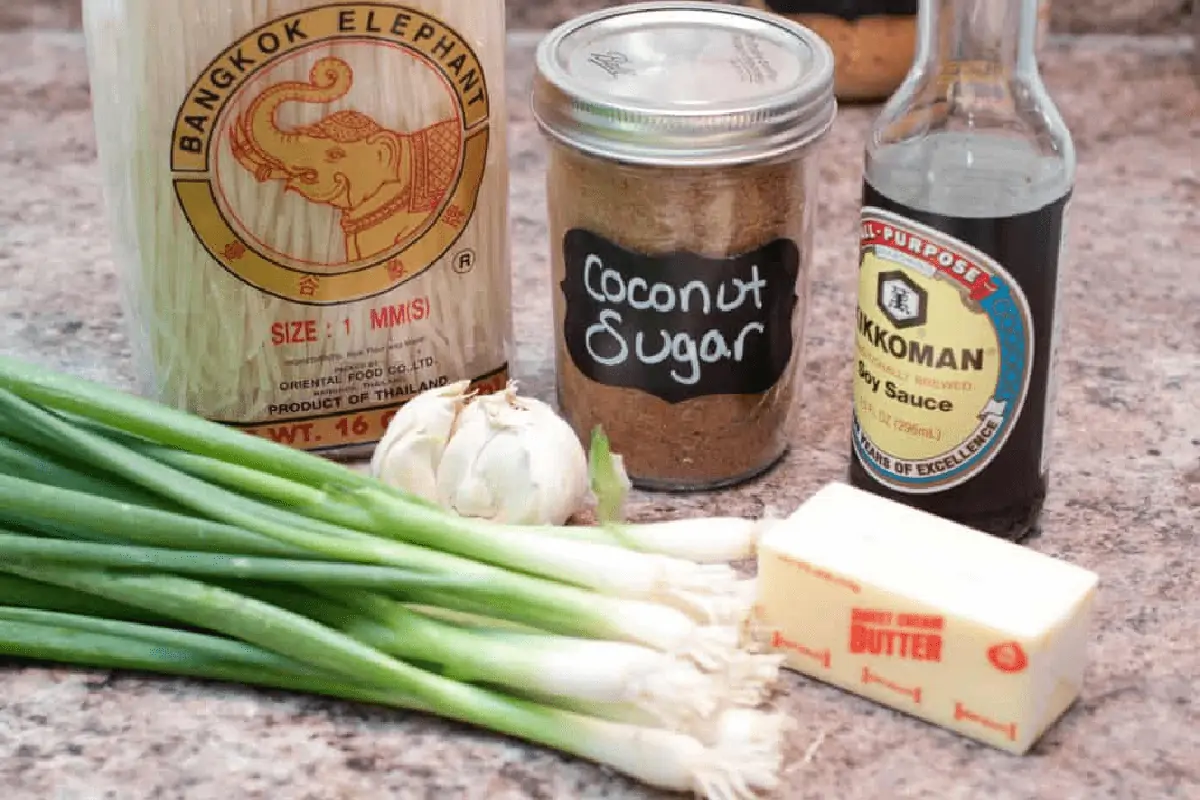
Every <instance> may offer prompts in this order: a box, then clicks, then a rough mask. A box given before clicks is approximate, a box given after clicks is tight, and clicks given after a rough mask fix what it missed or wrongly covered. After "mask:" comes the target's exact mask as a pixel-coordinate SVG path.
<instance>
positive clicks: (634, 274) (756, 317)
mask: <svg viewBox="0 0 1200 800" xmlns="http://www.w3.org/2000/svg"><path fill="white" fill-rule="evenodd" d="M563 254H564V257H565V262H566V277H565V279H564V280H563V282H562V284H561V288H562V293H563V299H564V301H565V307H566V314H565V320H564V323H563V337H564V339H565V342H566V348H567V351H568V352H569V353H570V356H571V360H572V361H573V362H574V363H575V366H576V368H578V370H579V371H580V372H581V373H583V374H584V375H585V376H587V377H588V378H590V379H591V380H593V381H595V382H597V383H602V384H605V385H607V386H620V387H623V388H628V389H638V390H641V391H644V392H648V393H649V394H652V395H654V396H656V397H659V398H662V399H663V400H665V401H666V402H668V403H681V402H683V401H685V400H690V399H692V398H695V397H702V396H705V395H725V394H760V393H762V392H765V391H767V390H768V389H770V388H771V387H773V386H774V385H775V384H776V383H778V382H779V379H780V377H781V376H782V375H783V373H784V371H785V370H786V369H787V366H788V363H789V362H790V361H791V359H792V352H793V350H794V348H795V343H794V341H793V336H792V318H793V315H794V313H795V311H796V305H797V303H798V302H799V300H798V298H797V296H796V281H797V279H798V277H799V275H800V250H799V248H798V247H797V246H796V243H795V242H793V241H791V240H790V239H776V240H775V241H773V242H770V243H769V244H767V245H765V246H763V247H761V248H759V249H758V250H755V251H753V252H751V253H746V254H744V255H740V256H736V257H733V258H722V259H717V258H706V257H704V256H701V255H696V254H695V253H689V252H676V253H670V254H666V255H658V256H648V255H643V254H641V253H635V252H631V251H629V250H626V249H624V248H621V247H619V246H617V245H616V244H614V243H613V242H610V241H608V240H607V239H605V238H603V237H601V236H597V235H596V234H594V233H592V232H590V231H586V230H578V229H576V230H571V231H568V232H567V234H566V236H565V237H564V239H563Z"/></svg>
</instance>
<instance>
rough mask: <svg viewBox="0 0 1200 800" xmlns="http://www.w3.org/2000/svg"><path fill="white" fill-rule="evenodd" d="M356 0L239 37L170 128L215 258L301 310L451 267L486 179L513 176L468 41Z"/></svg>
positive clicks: (191, 213) (187, 203)
mask: <svg viewBox="0 0 1200 800" xmlns="http://www.w3.org/2000/svg"><path fill="white" fill-rule="evenodd" d="M347 8H348V7H343V6H329V7H325V6H318V7H314V8H313V9H310V10H309V11H307V12H302V13H300V14H297V15H292V16H289V17H286V18H281V19H279V20H276V21H275V22H272V23H269V24H267V25H265V26H261V27H259V28H257V29H255V30H254V31H253V32H251V33H248V34H247V35H246V36H244V37H242V38H241V39H240V40H238V41H236V42H234V43H232V44H231V45H230V47H229V48H228V49H227V50H226V51H225V52H224V53H222V54H220V55H219V56H217V58H216V59H214V60H213V61H212V62H211V63H210V64H209V65H208V66H207V67H206V68H205V69H204V71H203V73H202V74H201V75H200V76H199V77H198V78H197V79H196V82H195V83H194V84H193V85H192V86H191V88H190V89H189V91H188V94H187V97H186V99H185V101H184V102H183V104H182V106H181V108H180V111H179V113H178V115H177V117H176V120H175V125H174V128H173V130H172V148H171V169H172V172H173V181H174V185H175V193H176V196H177V198H178V201H179V205H180V208H181V210H182V211H183V214H184V217H185V218H186V221H187V223H188V224H189V225H190V227H191V229H192V231H193V232H194V233H195V235H196V237H197V239H198V240H199V241H200V243H201V244H202V245H203V246H204V248H205V249H206V250H207V251H208V253H209V255H210V256H211V257H212V258H213V260H214V261H215V262H217V263H218V264H220V265H221V266H222V267H224V268H225V270H226V271H228V272H229V273H230V274H231V275H233V276H234V277H236V278H237V279H239V280H241V281H243V282H245V283H247V284H249V285H251V286H253V287H255V288H257V289H259V290H260V291H262V292H264V293H265V294H268V295H271V296H274V297H277V298H280V299H283V300H287V301H291V302H295V303H301V304H305V305H335V304H341V303H347V302H354V301H357V300H362V299H365V298H369V297H375V296H379V295H382V294H384V293H385V292H388V291H390V290H391V289H393V288H395V287H396V286H397V285H399V284H401V283H403V282H405V281H408V280H412V279H414V278H416V277H418V276H420V275H422V274H424V273H425V272H426V271H428V270H430V269H432V268H434V267H438V268H443V267H444V268H445V269H447V270H451V269H453V267H454V265H455V264H456V263H457V262H456V261H455V257H456V256H457V255H459V253H457V252H456V251H455V250H454V246H455V244H456V242H458V241H459V239H460V238H461V237H462V236H463V234H464V232H466V231H467V230H468V229H469V228H470V227H471V226H472V225H473V224H475V223H474V217H475V207H476V204H477V202H478V200H479V196H480V192H481V190H482V188H483V186H484V183H485V180H487V181H490V183H489V184H488V185H489V186H491V187H492V188H491V189H489V191H490V192H491V193H492V194H498V193H499V192H498V191H497V189H498V186H497V184H496V182H497V181H498V180H501V179H502V173H499V172H496V170H502V169H503V165H499V164H491V163H489V142H490V138H491V119H490V111H491V102H490V95H489V90H488V84H487V80H486V77H487V76H486V74H485V70H484V67H483V65H482V63H481V62H480V60H479V58H478V56H477V54H476V53H475V51H474V49H473V48H472V46H471V44H470V42H469V41H467V40H466V39H464V38H463V37H462V36H461V35H460V34H459V33H458V32H457V31H456V30H455V29H454V28H452V27H450V26H448V25H446V24H445V23H443V22H442V21H440V20H438V19H437V18H435V17H433V16H432V15H429V14H425V13H423V12H418V11H415V10H408V11H404V13H400V12H395V11H394V9H392V7H390V6H389V7H386V8H385V7H384V6H382V5H380V4H366V5H363V6H362V7H361V8H358V7H355V8H358V10H357V11H354V10H353V9H352V10H347ZM388 9H392V10H388ZM352 12H353V13H352ZM360 12H361V13H360Z"/></svg>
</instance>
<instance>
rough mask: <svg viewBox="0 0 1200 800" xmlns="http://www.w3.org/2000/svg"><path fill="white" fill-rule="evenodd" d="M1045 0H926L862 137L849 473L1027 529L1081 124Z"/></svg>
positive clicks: (1017, 535)
mask: <svg viewBox="0 0 1200 800" xmlns="http://www.w3.org/2000/svg"><path fill="white" fill-rule="evenodd" d="M1038 5H1039V0H1019V1H1018V0H1013V1H1012V2H1004V3H1000V2H995V0H922V1H921V5H920V8H919V12H918V28H919V31H918V40H917V53H916V59H915V62H914V65H913V67H912V69H911V70H910V71H909V73H908V75H907V77H906V78H905V80H904V82H903V83H902V84H901V86H900V88H899V89H897V90H896V92H895V93H894V94H893V95H892V97H891V99H890V100H889V101H888V102H887V103H886V105H885V106H884V108H883V110H882V112H881V113H880V115H879V118H878V119H877V121H876V123H875V125H874V127H873V129H872V131H871V135H870V140H869V142H868V144H867V149H866V173H865V179H864V182H865V185H864V187H863V197H862V225H861V231H860V233H861V249H860V263H859V281H858V309H857V314H856V321H855V329H856V345H857V346H856V352H855V367H854V376H855V377H854V415H853V428H852V430H853V432H852V450H853V452H852V457H851V465H850V473H849V479H850V482H851V483H852V484H853V485H855V486H858V487H859V488H862V489H866V490H869V491H873V492H876V493H878V494H881V495H884V496H886V497H889V498H891V499H894V500H898V501H901V502H904V503H907V504H909V505H911V506H915V507H918V508H921V509H924V510H926V511H929V512H932V513H934V514H937V515H939V516H942V517H945V518H947V519H951V520H955V521H957V522H961V523H964V524H966V525H969V526H971V527H974V528H977V529H980V530H984V531H987V532H989V533H992V534H994V535H996V536H999V537H1003V538H1005V539H1010V540H1014V541H1019V540H1021V539H1024V538H1025V537H1026V536H1027V535H1029V534H1030V533H1031V532H1033V531H1034V530H1035V529H1036V527H1037V524H1038V520H1039V517H1040V514H1041V510H1042V504H1043V501H1044V499H1045V496H1046V490H1047V483H1048V469H1047V452H1048V447H1049V438H1050V436H1049V434H1050V428H1051V424H1052V422H1053V420H1054V406H1055V402H1054V401H1055V398H1054V395H1055V392H1054V387H1055V385H1056V384H1055V379H1054V360H1055V344H1056V341H1057V338H1058V326H1057V324H1056V322H1057V317H1058V314H1057V312H1058V305H1059V294H1060V293H1059V263H1060V259H1061V254H1062V245H1063V235H1064V217H1065V214H1066V211H1067V205H1068V203H1069V200H1070V197H1071V193H1072V189H1073V186H1074V179H1075V149H1074V146H1073V144H1072V141H1071V136H1070V133H1069V132H1068V131H1067V127H1066V125H1065V123H1064V122H1063V120H1062V117H1061V116H1060V115H1059V113H1058V110H1057V109H1056V108H1055V106H1054V103H1053V101H1052V100H1051V99H1050V97H1049V95H1048V94H1047V92H1046V88H1045V86H1044V85H1043V84H1042V79H1041V76H1040V75H1039V72H1038V66H1037V60H1036V55H1035V49H1036V43H1037V38H1038Z"/></svg>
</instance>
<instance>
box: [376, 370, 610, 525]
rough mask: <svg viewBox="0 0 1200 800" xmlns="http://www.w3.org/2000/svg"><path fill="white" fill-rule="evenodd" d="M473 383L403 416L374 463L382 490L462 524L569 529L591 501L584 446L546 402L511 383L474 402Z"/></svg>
mask: <svg viewBox="0 0 1200 800" xmlns="http://www.w3.org/2000/svg"><path fill="white" fill-rule="evenodd" d="M468 389H469V384H468V382H466V381H461V382H459V383H454V384H450V385H449V386H444V387H441V388H438V389H430V390H428V391H426V392H423V393H421V394H419V395H417V396H416V397H414V398H413V399H412V400H410V401H409V402H408V403H407V404H405V405H404V407H402V408H401V409H400V411H399V412H398V413H397V414H396V416H395V417H394V418H393V419H392V421H391V423H390V424H389V425H388V429H387V431H386V433H385V434H384V437H383V440H382V441H381V442H380V443H379V445H378V447H376V448H375V453H374V455H373V456H372V458H371V474H372V475H374V476H375V477H376V478H378V479H379V480H381V481H382V482H384V483H386V484H388V485H389V486H393V487H395V488H397V489H401V490H403V491H405V492H408V493H409V494H412V495H415V496H418V497H421V498H423V499H425V500H428V501H430V502H433V503H436V504H438V505H439V506H441V507H443V508H446V509H449V510H451V511H454V512H456V513H458V514H459V515H461V516H464V517H478V518H482V519H488V520H492V521H494V522H504V523H510V524H515V525H562V524H564V523H565V522H566V521H567V520H568V519H569V518H570V517H571V515H572V514H575V513H576V512H578V511H581V510H583V509H584V508H586V507H588V506H589V504H590V503H591V502H592V500H593V498H592V493H591V487H590V484H589V474H588V458H587V454H586V452H585V451H584V448H583V445H582V443H580V441H579V438H578V437H577V436H576V435H575V432H574V431H573V430H572V429H571V426H570V425H568V424H567V422H566V420H564V419H563V418H562V417H560V416H559V415H558V414H557V412H555V410H554V409H553V408H552V407H551V406H549V405H548V404H546V403H544V402H542V401H541V400H538V399H536V398H532V397H519V396H518V395H517V388H516V386H515V385H514V384H512V383H510V384H509V385H508V386H507V388H505V390H504V391H502V392H499V393H497V394H491V395H482V396H476V395H475V394H474V393H470V392H468Z"/></svg>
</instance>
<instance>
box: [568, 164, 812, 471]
mask: <svg viewBox="0 0 1200 800" xmlns="http://www.w3.org/2000/svg"><path fill="white" fill-rule="evenodd" d="M811 152H812V148H809V147H806V148H803V149H802V150H800V151H799V152H793V153H791V154H789V155H788V156H787V158H786V159H785V160H775V161H773V162H769V163H752V164H745V165H737V166H723V167H688V168H682V167H662V166H634V165H625V164H618V163H615V162H612V161H608V160H604V159H599V158H596V157H593V156H590V155H586V154H583V153H581V152H579V151H576V150H573V149H569V148H566V147H563V146H562V145H559V144H554V145H553V146H552V147H551V155H550V167H549V175H548V205H549V213H550V230H551V233H552V237H554V239H553V241H552V267H553V287H554V299H555V303H554V314H555V330H556V331H557V343H556V344H557V346H556V363H557V375H558V396H559V403H560V406H561V408H562V410H563V414H564V416H565V417H566V419H567V420H568V421H569V422H570V423H571V424H572V426H573V427H574V428H575V430H576V431H577V432H578V433H579V434H580V436H581V437H584V438H585V440H586V437H587V436H588V435H589V434H590V432H591V431H592V430H593V429H594V428H595V426H602V427H603V429H604V431H605V433H606V434H607V436H608V438H609V440H610V443H611V446H612V448H613V450H614V451H615V452H617V453H620V454H621V455H622V456H623V458H624V461H625V467H626V470H627V471H628V473H629V475H630V478H631V479H632V480H633V482H634V483H635V485H637V486H639V487H642V488H650V489H699V488H715V487H719V486H724V485H730V484H734V483H738V482H741V481H743V480H746V479H749V478H751V477H754V476H755V475H758V474H760V473H762V472H763V471H765V470H766V469H768V468H769V467H770V466H772V465H773V464H774V463H775V462H777V461H778V460H779V459H780V458H781V457H782V456H783V455H784V453H785V452H786V451H787V448H788V423H789V419H790V416H791V412H792V409H793V407H794V406H795V405H796V392H797V386H796V375H797V371H798V365H799V364H800V363H801V361H802V357H803V353H802V350H803V340H804V335H803V334H804V324H805V318H806V309H807V307H808V292H809V289H808V286H809V280H808V275H809V259H810V256H809V253H810V250H811V248H810V242H811V238H812V228H813V215H814V212H815V206H816V203H815V202H814V199H813V194H814V191H815V180H816V178H817V168H816V165H815V164H814V163H812V159H811V158H810V157H809V155H810V153H811ZM576 229H582V230H586V231H589V232H591V233H593V234H596V235H597V236H599V237H603V238H604V239H607V240H609V241H611V242H612V243H613V244H615V245H617V246H620V247H622V248H625V249H628V250H630V251H635V252H637V253H640V254H647V255H651V256H654V255H661V254H666V253H672V252H676V251H680V250H683V251H689V252H694V253H699V254H702V255H703V256H706V257H709V258H724V257H729V256H737V255H739V254H745V253H749V252H753V251H755V250H756V249H757V248H760V247H763V246H764V245H765V244H767V243H769V242H772V241H777V240H779V239H786V240H790V241H792V242H794V243H795V244H796V246H797V248H798V251H799V271H798V278H797V280H796V282H795V298H796V303H795V306H794V309H795V310H794V312H793V313H792V316H791V336H792V342H793V346H792V351H791V357H790V360H789V361H788V363H787V365H786V367H784V369H783V371H782V376H781V377H780V378H779V380H778V381H777V382H776V383H775V384H774V385H773V386H771V387H770V388H767V389H766V390H765V391H762V392H758V393H752V394H719V393H717V394H708V395H705V396H699V397H693V398H691V399H687V400H685V401H683V402H676V403H671V402H667V401H665V400H664V399H661V398H660V397H658V396H655V395H654V394H652V393H648V392H645V391H641V390H639V389H634V388H625V387H621V386H613V385H603V384H600V383H597V382H595V381H593V380H591V379H589V378H588V377H587V376H585V375H584V374H583V373H582V372H581V371H580V369H579V368H578V367H577V365H576V363H575V361H574V360H573V358H572V356H571V355H570V353H569V352H568V348H567V346H566V344H565V341H564V334H563V331H564V322H565V318H564V316H565V309H564V306H565V303H564V300H563V293H562V290H561V288H560V287H561V286H562V284H563V281H564V278H565V277H566V266H565V265H566V259H565V257H564V248H563V246H562V241H563V240H562V237H563V235H564V232H568V231H571V230H576Z"/></svg>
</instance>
